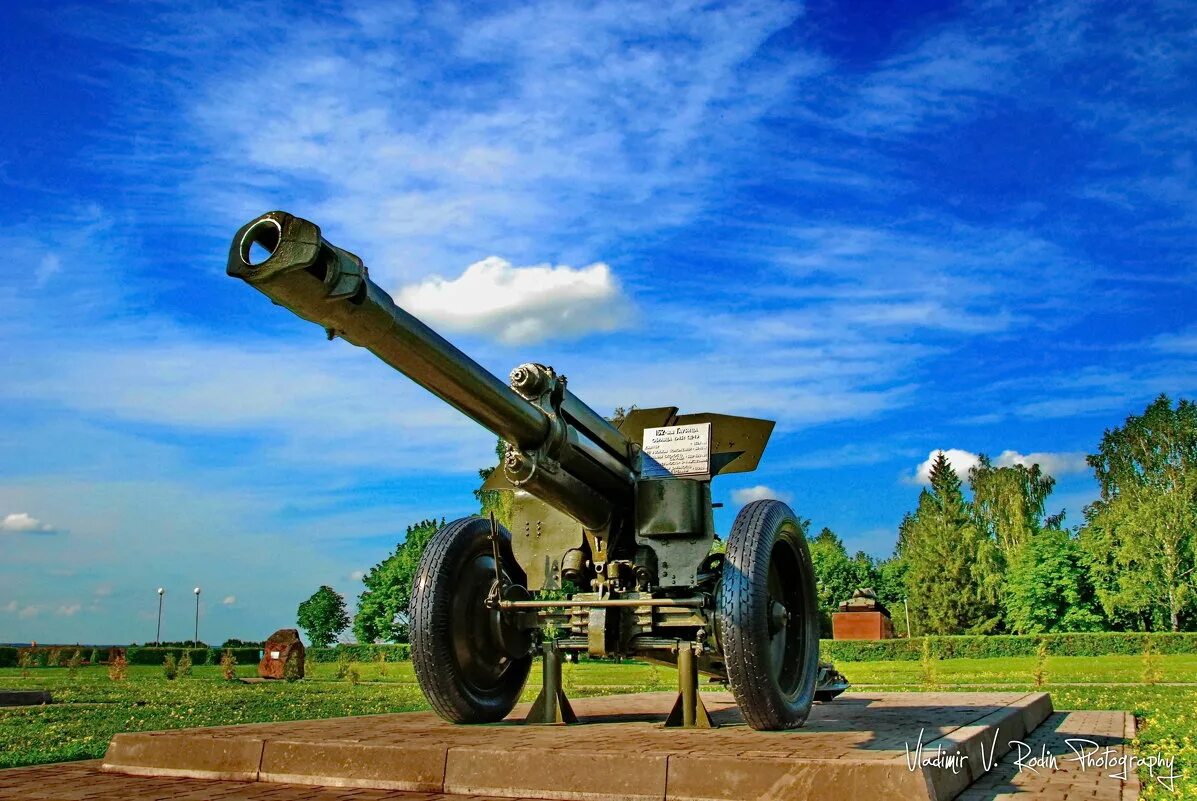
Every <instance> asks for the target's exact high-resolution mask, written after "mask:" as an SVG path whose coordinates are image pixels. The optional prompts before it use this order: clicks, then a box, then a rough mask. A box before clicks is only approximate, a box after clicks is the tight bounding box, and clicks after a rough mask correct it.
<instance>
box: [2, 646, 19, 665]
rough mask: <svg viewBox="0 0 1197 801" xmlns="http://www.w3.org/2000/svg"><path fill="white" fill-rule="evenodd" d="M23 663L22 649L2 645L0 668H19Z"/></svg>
mask: <svg viewBox="0 0 1197 801" xmlns="http://www.w3.org/2000/svg"><path fill="white" fill-rule="evenodd" d="M20 661H21V649H20V648H14V647H12V646H10V645H0V667H18V665H19V663H20Z"/></svg>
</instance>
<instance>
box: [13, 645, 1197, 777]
mask: <svg viewBox="0 0 1197 801" xmlns="http://www.w3.org/2000/svg"><path fill="white" fill-rule="evenodd" d="M354 667H355V668H356V669H357V671H358V673H359V675H360V677H361V682H360V683H359V684H356V685H354V684H350V683H349V682H347V681H344V680H339V679H337V678H336V671H337V666H336V665H332V664H317V665H313V666H312V669H311V672H310V673H309V676H308V679H306V680H304V681H302V682H295V683H292V684H287V683H283V682H277V683H269V684H252V685H246V684H240V683H230V682H226V681H223V680H222V679H221V677H220V669H219V668H218V667H198V668H195V669H194V674H193V675H192V676H191V677H190V678H186V679H179V680H176V681H166V680H165V679H164V678H163V676H162V671H161V669H160V668H157V667H140V666H133V667H130V669H129V678H128V679H127V680H126V681H123V682H113V681H110V680H109V679H108V676H107V673H106V671H105V669H104V668H103V667H84V668H80V669H79V671H78V672H77V674H76V675H74V676H72V675H70V673H69V671H68V670H67V669H66V668H41V669H35V670H31V671H30V672H29V673H30V675H29V676H28V677H23V676H22V675H21V671H20V670H18V669H15V668H4V669H0V687H5V688H11V689H47V690H50V691H51V692H52V693H53V694H54V700H55V703H54V704H51V705H49V706H41V707H8V708H0V767H14V766H18V765H31V764H38V763H44V762H55V761H61V760H68V759H86V758H93V757H97V756H100V755H101V754H103V752H104V748H105V746H106V745H107V743H108V740H109V739H110V738H111V736H112V735H113V734H114V733H116V732H119V731H149V730H155V729H169V728H182V727H187V726H212V725H222V724H232V723H253V722H267V721H276V720H299V719H304V718H322V717H336V716H341V715H365V714H375V713H381V712H402V711H408V710H413V709H423V708H425V704H424V701H423V697H422V696H421V695H420V691H419V688H418V687H417V686H416V683H415V677H414V675H413V674H412V669H411V663H410V662H394V663H386V664H378V663H369V664H357V665H355V666H354ZM837 667H839V668H840V670H841V671H842V672H843V673H844V674H845V675H846V676H847V677H848V679H849V680H850V681H852V682H853V683H854V685H855V688H856V689H858V690H886V691H910V690H921V689H937V690H953V689H958V690H984V689H998V690H1009V691H1016V690H1031V689H1035V679H1034V673H1035V669H1036V664H1035V659H1034V658H1033V657H1027V658H1004V659H951V660H942V661H936V662H935V663H933V670H932V673H931V675H930V676H926V675H925V674H924V668H923V666H922V665H921V664H920V663H918V662H861V663H841V664H839V665H837ZM1159 669H1160V674H1159V681H1160V683H1157V684H1154V685H1146V684H1140V683H1138V682H1139V681H1140V679H1141V678H1142V676H1143V660H1142V658H1141V657H1135V656H1105V657H1051V658H1049V659H1048V660H1047V663H1046V671H1047V673H1046V683H1045V684H1044V686H1043V687H1042V688H1041V689H1044V690H1047V691H1050V692H1051V694H1052V698H1053V700H1054V702H1055V705H1056V708H1057V709H1127V710H1131V711H1133V712H1134V713H1135V714H1136V715H1137V716H1138V717H1139V719H1140V730H1139V733H1138V736H1137V737H1136V742H1135V746H1136V748H1137V749H1138V751H1139V752H1140V753H1163V754H1164V755H1166V756H1173V755H1174V756H1176V757H1177V762H1176V765H1177V772H1178V773H1180V774H1181V777H1182V778H1181V780H1180V781H1179V782H1178V783H1177V784H1176V791H1177V793H1176V794H1172V793H1169V792H1168V791H1167V790H1166V789H1165V788H1163V787H1162V786H1159V785H1154V784H1153V783H1151V782H1150V781H1148V780H1147V778H1146V777H1144V779H1145V780H1144V785H1143V787H1144V790H1143V797H1144V798H1148V799H1163V798H1177V797H1182V798H1197V776H1194V775H1193V773H1194V771H1197V684H1191V685H1185V684H1183V683H1186V682H1197V656H1194V655H1178V656H1164V657H1160V659H1159ZM533 670H534V674H533V676H532V677H531V679H530V680H529V682H528V686H527V687H526V688H525V693H524V697H525V700H531V699H532V697H533V696H535V694H536V689H537V687H538V686H539V672H538V671H537V669H536V668H534V669H533ZM255 672H256V671H255V669H254V667H253V666H245V667H239V668H238V673H239V675H244V676H251V675H254V674H255ZM928 680H930V682H931V683H930V684H928ZM675 681H676V676H675V673H674V671H673V670H672V669H671V668H666V667H656V666H652V665H644V664H639V663H624V664H616V663H582V664H579V665H573V664H566V665H565V670H564V675H563V683H564V686H565V690H566V692H567V693H568V694H570V695H572V696H575V697H581V696H586V695H607V694H613V693H625V692H639V691H643V690H668V689H672V688H673V687H674V686H675V684H674V682H675ZM1170 683H1171V684H1170Z"/></svg>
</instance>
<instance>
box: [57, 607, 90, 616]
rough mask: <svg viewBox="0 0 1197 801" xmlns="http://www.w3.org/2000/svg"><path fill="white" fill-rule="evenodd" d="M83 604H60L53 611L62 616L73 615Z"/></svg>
mask: <svg viewBox="0 0 1197 801" xmlns="http://www.w3.org/2000/svg"><path fill="white" fill-rule="evenodd" d="M82 608H83V606H82V605H81V604H60V605H59V607H58V609H56V610H55V612H56V613H57V614H59V615H62V616H63V617H73V616H74V615H76V614H77V613H78V612H79V610H80V609H82Z"/></svg>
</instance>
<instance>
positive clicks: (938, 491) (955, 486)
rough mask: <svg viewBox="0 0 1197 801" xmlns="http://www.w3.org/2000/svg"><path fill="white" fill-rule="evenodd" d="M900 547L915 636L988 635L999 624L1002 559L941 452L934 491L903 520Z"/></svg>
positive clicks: (932, 481) (932, 480) (924, 493)
mask: <svg viewBox="0 0 1197 801" xmlns="http://www.w3.org/2000/svg"><path fill="white" fill-rule="evenodd" d="M899 547H900V557H901V558H902V560H903V561H904V563H905V566H906V576H905V581H906V591H907V595H908V597H909V599H910V613H911V617H912V623H913V626H914V629H915V633H916V634H962V633H984V632H988V631H992V630H994V629H995V628H996V627H997V626H998V625H1000V616H999V614H998V598H999V590H1000V584H1001V567H1002V566H1001V554H1000V552H999V551H998V548H997V546H996V544H995V543H994V542H993V540H992V539H990V538H989V537H988V536H987V535H986V533H985V532H983V531H982V530H981V529H980V528H979V527H978V526H977V525H976V522H975V521H974V519H973V516H972V513H971V509H970V505H969V503H968V501H967V500H966V499H965V497H964V492H963V490H962V485H961V481H960V477H959V475H957V473H956V471H955V470H954V469H953V468H952V465H951V463H950V462H949V461H948V459H947V456H946V455H945V454H944V453H943V452H942V451H941V452H940V453H939V454H938V455H937V456H936V458H935V461H934V463H933V464H932V467H931V473H930V487H929V488H927V489H925V490H923V491H922V493H920V495H919V503H918V508H917V509H916V510H915V512H914V514H912V515H910V516H909V517H908V519H907V520H905V521H903V530H902V531H901V534H900V542H899Z"/></svg>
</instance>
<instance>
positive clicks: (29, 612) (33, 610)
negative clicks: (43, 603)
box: [17, 604, 41, 620]
mask: <svg viewBox="0 0 1197 801" xmlns="http://www.w3.org/2000/svg"><path fill="white" fill-rule="evenodd" d="M39 612H41V609H40V608H39V607H37V606H34V605H32V604H30V605H29V606H26V607H23V608H22V609H21V611H20V612H19V613H18V614H17V617H19V618H21V619H22V620H28V619H30V618H34V617H37V615H38V613H39Z"/></svg>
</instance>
